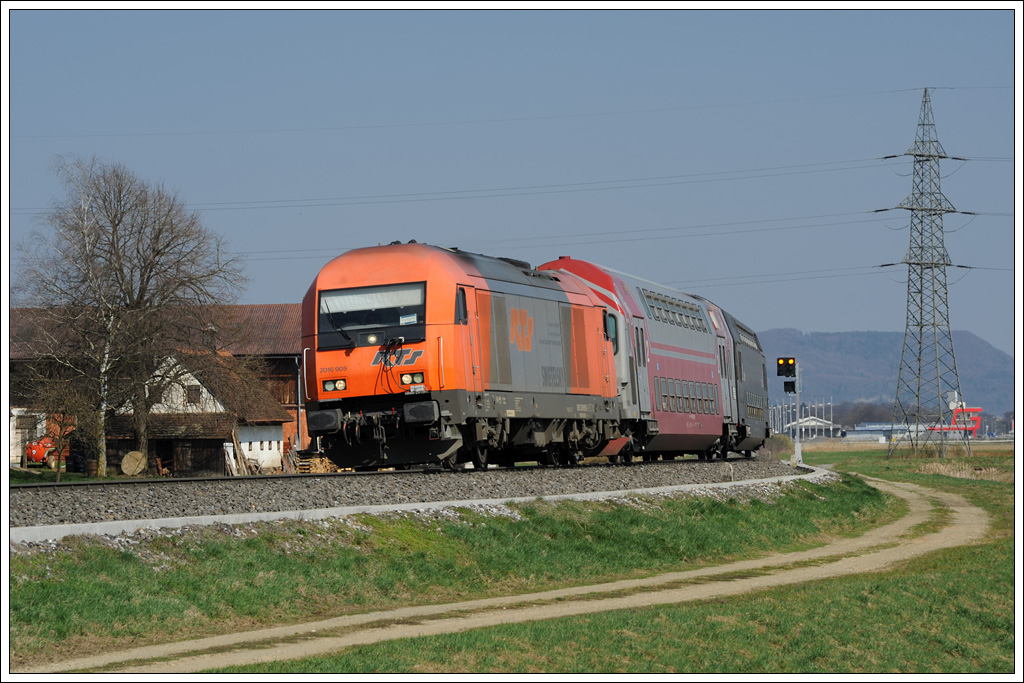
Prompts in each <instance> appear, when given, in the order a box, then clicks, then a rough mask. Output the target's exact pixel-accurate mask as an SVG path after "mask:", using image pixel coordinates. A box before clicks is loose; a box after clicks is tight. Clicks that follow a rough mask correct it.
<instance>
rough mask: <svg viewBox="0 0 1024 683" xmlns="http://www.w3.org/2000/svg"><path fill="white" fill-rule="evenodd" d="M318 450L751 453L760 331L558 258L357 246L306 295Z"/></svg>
mask: <svg viewBox="0 0 1024 683" xmlns="http://www.w3.org/2000/svg"><path fill="white" fill-rule="evenodd" d="M302 368H303V371H302V378H301V385H302V386H301V387H300V391H302V392H303V394H304V396H303V398H304V400H305V402H306V407H307V412H306V416H307V427H308V430H309V434H310V436H311V437H313V444H315V448H314V449H313V450H314V451H315V453H317V454H318V455H321V456H325V457H328V458H330V460H332V461H333V462H334V463H335V464H337V465H338V466H340V467H344V468H353V469H379V468H392V467H394V468H406V467H409V466H412V465H417V466H419V465H430V464H438V465H441V466H445V467H449V468H453V469H454V468H458V467H461V466H463V465H464V463H472V464H473V466H474V467H475V468H482V467H486V466H487V465H488V464H500V465H506V466H510V465H514V464H515V463H517V462H526V461H536V462H538V463H540V464H542V465H551V466H556V465H569V464H574V463H578V462H581V461H582V460H583V459H584V458H586V457H593V456H600V457H607V458H608V460H609V461H611V462H613V463H615V462H632V461H633V460H634V458H636V457H641V458H643V459H645V460H654V459H660V458H666V459H668V458H674V457H676V456H679V455H686V454H696V455H697V456H698V457H699V458H702V459H714V458H725V457H726V456H727V454H728V453H730V452H735V453H740V454H743V455H745V456H747V457H750V456H751V455H752V454H753V452H754V451H756V450H757V449H758V448H760V447H761V446H762V445H763V444H764V442H765V440H766V439H767V438H768V437H769V436H770V433H769V428H768V424H767V407H768V377H767V371H766V367H765V358H764V353H763V351H762V349H761V346H760V343H759V342H758V339H757V335H756V334H755V333H754V332H753V331H752V330H750V329H749V328H747V327H745V326H744V325H743V324H742V323H740V322H739V321H738V320H737V319H736V318H734V317H733V316H732V315H730V314H729V313H727V312H725V311H723V310H722V309H720V308H719V307H717V306H716V305H715V304H713V303H711V302H710V301H708V300H706V299H704V298H701V297H698V296H694V295H690V294H686V293H684V292H680V291H676V290H673V289H671V288H668V287H665V286H660V285H657V284H655V283H652V282H648V281H646V280H644V279H641V278H638V277H633V276H630V275H626V274H623V273H620V272H617V271H615V270H612V269H610V268H605V267H603V266H598V265H595V264H592V263H589V262H586V261H580V260H576V259H572V258H569V257H561V258H559V259H557V260H554V261H551V262H549V263H545V264H543V265H541V266H539V267H537V268H532V267H530V265H529V264H527V263H523V262H521V261H516V260H512V259H504V258H493V257H489V256H484V255H480V254H474V253H468V252H464V251H460V250H459V249H455V248H443V247H436V246H430V245H426V244H419V243H416V242H410V243H397V242H396V243H392V244H390V245H383V246H378V247H369V248H364V249H354V250H352V251H349V252H346V253H345V254H342V255H341V256H338V257H337V258H335V259H334V260H332V261H331V262H330V263H328V264H327V265H326V266H324V268H323V269H322V270H321V271H320V272H319V273H318V274H317V276H316V278H315V280H314V281H313V283H312V285H311V286H310V288H309V290H308V291H307V293H306V295H305V297H304V298H303V301H302Z"/></svg>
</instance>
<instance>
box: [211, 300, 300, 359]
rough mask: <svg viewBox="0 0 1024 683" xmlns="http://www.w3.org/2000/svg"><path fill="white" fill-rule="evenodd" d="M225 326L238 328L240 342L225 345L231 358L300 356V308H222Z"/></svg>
mask: <svg viewBox="0 0 1024 683" xmlns="http://www.w3.org/2000/svg"><path fill="white" fill-rule="evenodd" d="M224 313H225V318H226V321H227V322H228V324H231V325H238V326H239V330H238V334H237V337H238V339H239V340H240V341H238V342H236V343H233V344H229V345H228V347H227V349H226V350H227V351H229V352H230V353H231V354H232V355H235V356H297V355H299V354H300V353H301V352H302V305H301V304H244V305H238V306H225V307H224Z"/></svg>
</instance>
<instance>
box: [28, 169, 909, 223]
mask: <svg viewBox="0 0 1024 683" xmlns="http://www.w3.org/2000/svg"><path fill="white" fill-rule="evenodd" d="M877 161H878V160H877V159H870V158H868V159H852V160H845V161H824V162H815V163H809V164H792V165H788V166H767V167H763V168H748V169H740V170H733V171H707V172H703V173H688V174H676V175H667V176H648V177H639V178H620V179H616V180H591V181H582V182H576V183H552V184H544V185H512V186H505V187H490V188H477V189H468V190H441V191H436V192H402V193H389V194H373V195H351V196H342V197H319V198H300V199H294V198H293V199H261V200H245V201H221V202H194V203H190V204H188V207H189V208H190V209H192V210H194V211H201V212H205V211H238V210H265V209H301V208H317V207H331V206H351V205H358V204H400V203H406V202H425V201H446V200H453V199H488V198H495V197H516V196H524V195H536V194H562V193H570V192H600V191H606V190H623V189H635V188H646V187H661V186H666V185H684V184H690V183H704V182H725V181H731V180H750V179H754V178H765V177H773V176H787V175H804V174H808V173H824V172H834V171H849V170H859V169H864V168H877V167H878V166H882V167H886V166H896V165H907V164H909V163H910V162H908V161H900V162H897V163H883V164H877V163H870V162H877ZM828 166H833V167H835V168H826V167H828ZM800 169H802V170H800ZM49 210H50V209H48V208H42V207H32V208H27V207H15V208H12V209H11V214H12V215H20V216H31V215H42V214H45V213H47V212H48V211H49Z"/></svg>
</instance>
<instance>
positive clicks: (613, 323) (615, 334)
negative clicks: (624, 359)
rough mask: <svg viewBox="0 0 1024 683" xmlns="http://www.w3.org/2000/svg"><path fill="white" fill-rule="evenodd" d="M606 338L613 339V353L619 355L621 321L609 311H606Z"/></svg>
mask: <svg viewBox="0 0 1024 683" xmlns="http://www.w3.org/2000/svg"><path fill="white" fill-rule="evenodd" d="M604 338H605V339H607V340H609V341H611V343H612V353H613V354H614V355H616V356H617V355H619V323H618V319H617V318H616V317H615V316H614V315H612V314H611V313H609V312H608V311H605V312H604Z"/></svg>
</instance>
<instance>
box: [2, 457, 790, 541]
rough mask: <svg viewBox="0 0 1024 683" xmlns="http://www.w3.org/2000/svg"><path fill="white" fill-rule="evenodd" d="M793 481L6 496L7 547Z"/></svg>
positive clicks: (563, 474) (655, 473)
mask: <svg viewBox="0 0 1024 683" xmlns="http://www.w3.org/2000/svg"><path fill="white" fill-rule="evenodd" d="M794 474H799V471H798V470H794V469H793V468H791V467H790V466H789V465H788V464H787V463H784V462H782V461H780V460H777V459H774V458H771V457H769V456H758V457H755V458H752V459H749V460H748V459H739V460H731V461H725V462H723V461H714V462H697V461H685V462H683V461H680V462H675V463H648V464H642V465H641V464H637V465H635V466H633V467H575V468H556V469H545V468H532V467H531V468H517V469H514V470H498V469H492V470H489V471H487V472H472V471H468V472H460V473H451V472H442V473H420V472H405V473H388V474H374V475H372V476H345V477H331V476H316V475H309V476H305V477H298V478H295V477H290V478H274V477H267V478H259V479H255V480H253V479H247V480H224V481H200V482H191V483H189V482H183V483H182V484H181V485H178V484H163V483H156V484H138V485H132V486H131V487H130V488H128V487H106V486H103V487H99V486H82V487H77V486H76V487H61V488H45V489H42V488H40V489H35V488H22V489H11V490H10V501H9V511H10V519H9V524H10V530H11V540H12V541H14V542H18V541H22V540H24V541H38V540H56V539H59V538H61V537H62V536H64V535H69V534H76V533H101V534H102V533H112V534H118V533H124V532H129V533H131V532H133V531H136V530H138V529H142V528H146V527H147V526H155V527H163V528H173V527H179V526H182V525H185V524H202V523H204V520H210V521H209V522H206V523H216V522H222V523H227V524H242V523H246V522H250V521H268V520H273V519H284V518H302V519H316V518H322V517H325V516H340V515H344V514H351V513H352V512H358V511H366V510H370V509H373V510H376V509H380V508H386V507H394V508H396V509H401V508H403V507H405V508H408V507H410V506H415V505H421V504H431V503H438V502H455V501H465V502H472V501H481V500H486V501H492V500H496V501H503V500H518V499H524V498H539V497H555V496H573V497H585V496H587V495H588V494H600V493H602V492H607V491H615V492H618V491H640V490H650V489H658V488H663V487H678V486H696V485H704V484H718V483H722V482H735V481H741V480H765V479H769V478H772V477H780V476H793V475H794Z"/></svg>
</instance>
